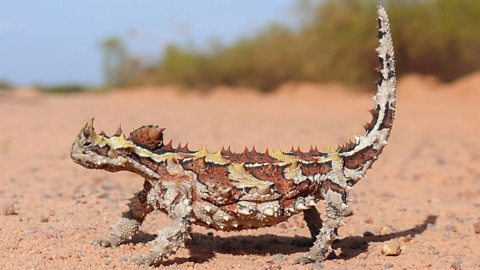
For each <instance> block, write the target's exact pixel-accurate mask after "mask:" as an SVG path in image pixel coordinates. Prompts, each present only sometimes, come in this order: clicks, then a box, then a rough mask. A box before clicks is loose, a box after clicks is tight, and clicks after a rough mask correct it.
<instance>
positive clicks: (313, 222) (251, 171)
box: [71, 6, 396, 265]
mask: <svg viewBox="0 0 480 270" xmlns="http://www.w3.org/2000/svg"><path fill="white" fill-rule="evenodd" d="M389 28H390V27H389V22H388V17H387V14H386V11H385V10H384V9H383V8H382V7H380V6H379V7H378V38H379V46H378V48H377V49H376V51H377V53H378V58H379V60H380V67H379V70H378V71H379V80H378V81H377V83H376V84H377V93H376V95H375V97H374V98H373V99H374V101H375V108H374V109H373V110H371V113H372V115H373V119H372V120H371V122H370V123H367V124H366V125H365V130H366V133H365V134H364V135H363V136H356V137H355V142H351V141H350V142H348V143H346V144H344V145H341V146H339V147H338V148H332V149H331V150H328V151H326V152H320V151H318V150H317V149H316V148H315V149H311V150H310V151H309V152H301V151H299V150H297V151H290V152H282V151H280V150H273V149H268V150H267V151H266V152H265V153H257V152H256V151H255V150H252V151H245V152H243V153H233V152H231V151H230V149H228V150H225V149H223V150H222V151H219V152H209V151H208V150H206V149H205V148H202V149H200V150H198V151H191V150H189V149H188V147H177V148H173V147H172V146H171V143H170V144H164V141H163V131H164V129H163V128H158V127H157V126H151V125H149V126H143V127H140V128H138V129H136V130H134V131H132V132H131V134H130V136H129V137H128V138H127V137H126V136H125V135H124V134H123V133H122V132H121V130H119V131H117V133H116V134H114V135H113V136H111V137H109V136H107V135H105V133H103V132H101V133H100V134H96V133H95V131H94V128H93V119H92V120H90V121H89V122H88V123H87V124H86V126H85V127H84V128H83V129H82V130H81V131H80V134H79V135H78V137H77V139H76V141H75V142H74V143H73V146H72V153H71V157H72V159H73V160H74V161H75V162H76V163H79V164H80V165H82V166H84V167H87V168H94V169H104V170H107V171H111V172H116V171H131V172H134V173H137V174H139V175H141V176H142V177H144V178H145V182H144V188H143V190H142V191H140V192H138V193H137V194H136V195H135V196H134V197H133V198H132V199H131V201H130V203H129V210H128V211H127V212H125V213H123V215H122V217H121V218H120V219H119V220H118V221H117V222H116V223H115V224H114V225H113V226H112V231H111V234H110V235H109V236H107V237H106V238H103V239H100V240H97V241H96V244H97V245H100V246H105V247H115V246H118V245H121V244H124V243H127V242H128V241H130V240H131V239H132V238H133V237H134V236H135V235H136V234H137V233H138V231H139V227H140V225H141V224H142V222H143V220H144V219H145V216H146V215H147V214H149V213H151V212H152V211H153V210H156V209H158V210H160V211H162V212H164V213H166V214H167V215H168V216H169V217H170V218H171V219H172V223H171V225H170V226H168V227H166V228H163V229H162V230H160V232H159V233H158V236H157V237H156V239H155V240H153V244H152V249H151V251H150V253H149V254H148V255H144V256H142V255H140V256H137V257H136V258H134V261H135V262H137V263H140V264H147V265H159V264H160V263H161V262H163V261H165V260H166V259H167V258H168V257H169V256H170V255H172V254H173V253H174V252H175V251H176V250H177V249H178V248H179V247H182V246H184V242H185V240H186V239H187V238H189V236H190V231H191V226H192V224H196V225H201V226H204V227H208V228H213V229H216V230H222V231H238V230H244V229H255V228H261V227H267V226H272V225H275V224H278V223H280V222H282V221H285V220H287V219H288V218H289V217H291V216H293V215H295V214H297V213H300V212H303V215H304V219H305V221H306V223H307V226H308V228H309V230H310V233H311V236H312V238H313V239H314V244H313V246H312V247H311V248H310V250H309V251H308V252H307V253H306V254H305V255H304V256H303V257H300V258H299V259H298V260H297V261H296V262H298V263H312V262H321V261H323V260H324V259H325V258H326V257H327V256H328V255H329V253H331V252H332V248H331V245H332V242H333V241H334V240H335V239H336V238H337V228H338V227H339V225H340V224H341V219H342V213H343V211H344V210H345V209H346V207H347V196H348V192H349V191H350V190H351V189H352V187H353V186H354V185H355V183H357V182H358V181H359V180H360V179H361V178H362V177H363V175H364V174H365V172H366V171H367V170H368V169H369V168H370V167H371V166H372V163H373V162H374V161H375V160H376V159H377V157H378V155H379V154H380V153H381V152H382V149H383V147H384V146H385V145H386V144H387V139H388V137H389V134H390V130H391V128H392V122H393V118H394V114H395V95H396V94H395V91H396V90H395V87H396V86H395V85H396V77H395V67H394V64H395V62H394V57H393V56H394V53H393V45H392V40H391V34H390V29H389ZM319 200H324V203H325V209H326V210H325V211H326V219H325V220H324V221H323V222H322V220H321V219H320V215H319V213H318V211H317V209H316V208H315V204H316V203H317V201H319Z"/></svg>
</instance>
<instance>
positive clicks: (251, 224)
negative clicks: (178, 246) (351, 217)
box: [192, 181, 321, 231]
mask: <svg viewBox="0 0 480 270" xmlns="http://www.w3.org/2000/svg"><path fill="white" fill-rule="evenodd" d="M219 190H220V191H219ZM226 190H228V194H223V195H222V191H226ZM252 190H254V189H248V188H246V189H242V190H239V189H232V188H231V187H230V188H228V189H226V188H224V187H222V186H219V185H216V186H215V189H212V188H209V186H208V185H203V184H201V183H197V184H196V185H195V197H196V199H195V200H194V203H193V206H192V208H193V218H194V223H195V224H196V225H200V226H204V227H208V228H214V229H217V230H224V231H235V230H243V229H256V228H261V227H269V226H272V225H275V224H278V223H280V222H283V221H285V220H287V219H288V218H289V217H291V216H292V215H295V214H297V213H299V212H302V211H304V210H306V209H308V208H311V207H314V206H315V204H316V202H317V201H318V200H319V199H321V198H320V192H319V184H317V183H312V182H310V181H305V183H302V184H299V185H298V188H297V189H291V190H290V191H291V192H288V193H282V192H278V190H276V189H275V188H274V187H272V188H271V189H268V190H269V193H267V194H258V192H257V191H258V190H255V191H254V192H251V191H252Z"/></svg>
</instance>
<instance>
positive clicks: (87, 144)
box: [83, 141, 92, 147]
mask: <svg viewBox="0 0 480 270" xmlns="http://www.w3.org/2000/svg"><path fill="white" fill-rule="evenodd" d="M83 146H85V147H90V146H92V142H90V141H86V142H84V143H83Z"/></svg>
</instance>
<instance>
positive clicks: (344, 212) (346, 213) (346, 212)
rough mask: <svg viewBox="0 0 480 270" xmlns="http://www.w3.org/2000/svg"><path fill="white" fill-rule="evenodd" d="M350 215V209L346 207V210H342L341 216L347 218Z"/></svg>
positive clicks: (351, 211)
mask: <svg viewBox="0 0 480 270" xmlns="http://www.w3.org/2000/svg"><path fill="white" fill-rule="evenodd" d="M352 215H353V209H352V208H350V207H347V208H345V210H343V213H342V216H344V217H349V216H352Z"/></svg>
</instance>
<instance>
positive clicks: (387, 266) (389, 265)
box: [383, 263, 393, 269]
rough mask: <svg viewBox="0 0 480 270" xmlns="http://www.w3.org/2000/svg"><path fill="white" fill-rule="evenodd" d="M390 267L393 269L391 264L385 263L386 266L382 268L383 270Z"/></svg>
mask: <svg viewBox="0 0 480 270" xmlns="http://www.w3.org/2000/svg"><path fill="white" fill-rule="evenodd" d="M392 267H393V264H392V263H386V264H384V265H383V268H385V269H390V268H392Z"/></svg>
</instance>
